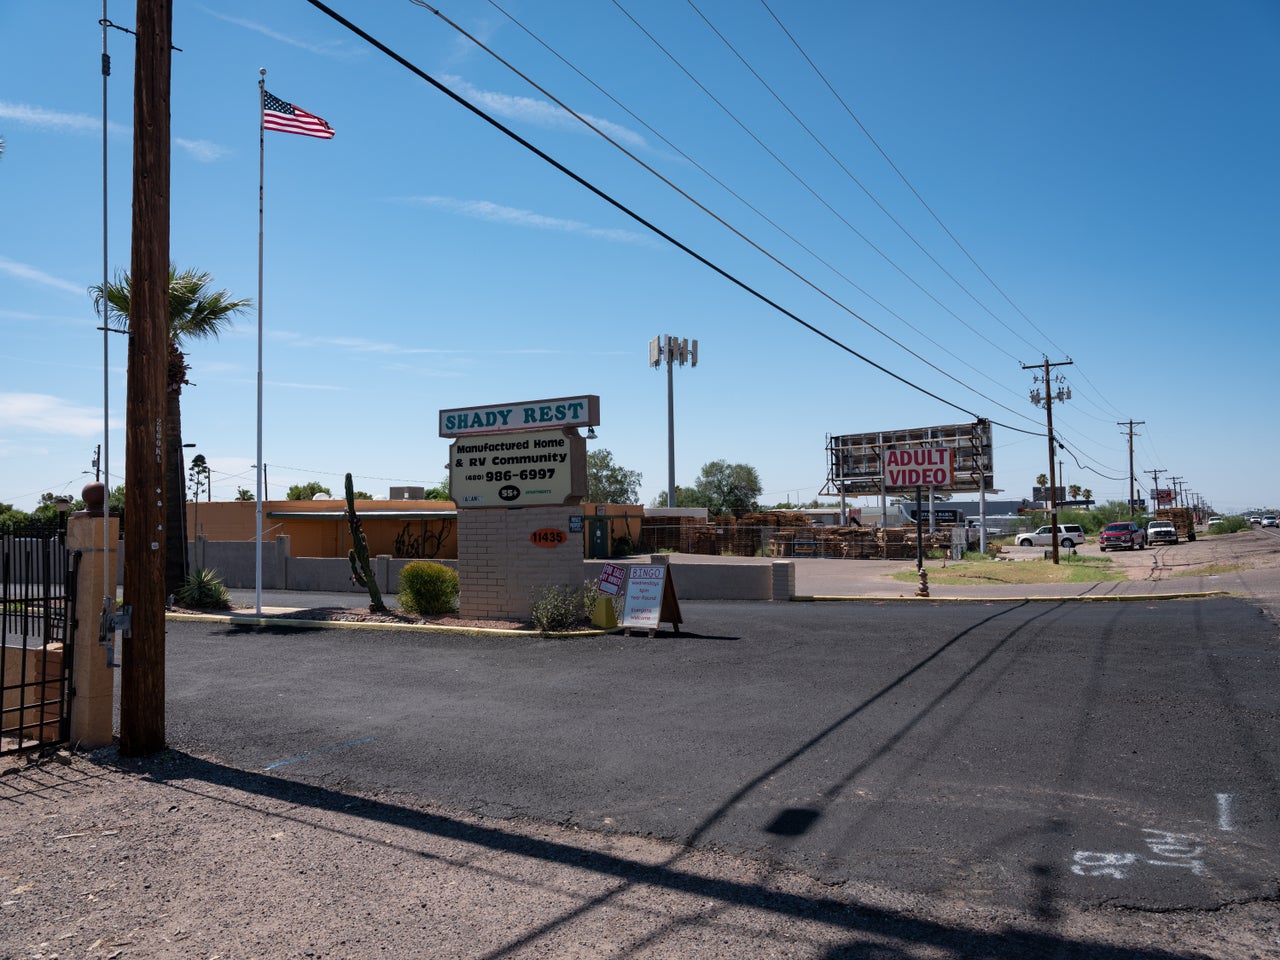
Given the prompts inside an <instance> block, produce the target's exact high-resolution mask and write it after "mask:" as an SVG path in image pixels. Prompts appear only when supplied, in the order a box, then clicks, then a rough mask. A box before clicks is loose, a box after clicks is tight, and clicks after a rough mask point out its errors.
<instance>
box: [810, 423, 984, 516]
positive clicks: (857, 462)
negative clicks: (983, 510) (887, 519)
mask: <svg viewBox="0 0 1280 960" xmlns="http://www.w3.org/2000/svg"><path fill="white" fill-rule="evenodd" d="M889 447H895V448H899V449H903V448H905V449H925V448H928V447H946V448H948V449H950V450H952V451H953V452H952V472H953V479H952V484H951V486H949V487H945V488H944V487H936V488H934V489H937V490H944V489H945V490H946V491H947V492H948V493H990V492H992V491H994V490H995V467H994V462H993V456H992V446H991V421H990V420H986V419H979V420H975V421H974V422H973V423H958V424H945V425H942V426H933V427H915V428H912V429H906V430H878V431H876V432H874V433H853V434H828V435H827V482H826V485H825V486H824V487H823V489H822V496H827V497H880V496H884V495H885V494H886V492H887V491H886V490H885V487H884V481H885V476H884V454H885V451H886V450H887V449H888V448H889Z"/></svg>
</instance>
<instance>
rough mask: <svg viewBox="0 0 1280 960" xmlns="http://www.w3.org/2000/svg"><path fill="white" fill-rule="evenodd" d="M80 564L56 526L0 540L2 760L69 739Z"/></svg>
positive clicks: (0, 746) (14, 533) (18, 532)
mask: <svg viewBox="0 0 1280 960" xmlns="http://www.w3.org/2000/svg"><path fill="white" fill-rule="evenodd" d="M78 558H79V554H76V555H75V556H74V557H70V556H68V553H67V548H66V539H65V531H64V529H63V528H61V527H59V526H56V525H55V526H48V527H46V526H34V527H28V528H25V529H22V530H17V531H14V532H12V533H5V534H0V755H3V754H9V753H19V752H22V751H26V750H34V749H38V748H40V747H45V746H50V745H52V744H57V743H63V742H65V741H66V740H67V739H68V737H69V735H70V719H71V660H72V640H73V637H74V633H75V630H74V625H73V617H72V614H71V611H72V610H74V608H75V576H76V572H77V568H78V563H77V562H76V561H77V560H78Z"/></svg>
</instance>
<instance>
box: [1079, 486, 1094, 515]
mask: <svg viewBox="0 0 1280 960" xmlns="http://www.w3.org/2000/svg"><path fill="white" fill-rule="evenodd" d="M1080 496H1082V497H1084V498H1085V499H1086V500H1092V499H1093V491H1092V490H1090V489H1089V488H1088V487H1085V488H1084V489H1083V490H1081V491H1080ZM1085 509H1086V510H1088V509H1089V507H1088V505H1087V504H1086V505H1085Z"/></svg>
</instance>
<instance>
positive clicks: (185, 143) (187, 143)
mask: <svg viewBox="0 0 1280 960" xmlns="http://www.w3.org/2000/svg"><path fill="white" fill-rule="evenodd" d="M173 142H174V143H176V144H177V145H178V146H180V147H181V148H182V149H183V150H185V151H187V153H189V154H191V156H193V157H195V158H196V159H197V160H199V161H200V162H201V163H212V162H213V161H215V160H221V159H222V158H223V157H225V156H229V155H230V153H231V151H230V150H228V149H227V148H226V147H223V146H219V145H218V144H216V143H211V142H209V141H208V140H184V139H183V138H182V137H174V138H173Z"/></svg>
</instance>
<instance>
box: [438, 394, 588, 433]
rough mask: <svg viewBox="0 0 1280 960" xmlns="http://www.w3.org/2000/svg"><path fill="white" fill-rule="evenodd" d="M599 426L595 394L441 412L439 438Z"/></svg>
mask: <svg viewBox="0 0 1280 960" xmlns="http://www.w3.org/2000/svg"><path fill="white" fill-rule="evenodd" d="M599 423H600V398H599V397H597V396H594V395H588V396H581V397H559V398H556V399H552V400H531V401H526V402H522V403H508V404H497V405H494V406H485V407H461V408H457V409H453V410H441V411H440V436H442V437H460V436H466V435H469V434H476V433H509V432H512V431H520V430H545V429H547V428H548V427H589V426H596V425H598V424H599Z"/></svg>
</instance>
